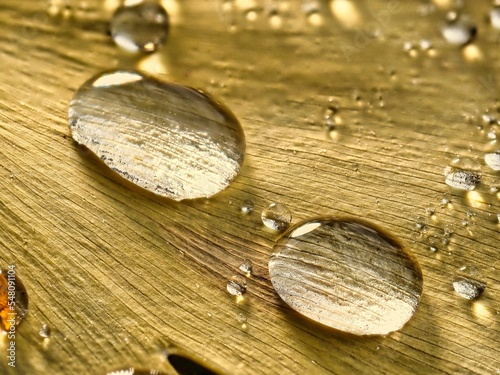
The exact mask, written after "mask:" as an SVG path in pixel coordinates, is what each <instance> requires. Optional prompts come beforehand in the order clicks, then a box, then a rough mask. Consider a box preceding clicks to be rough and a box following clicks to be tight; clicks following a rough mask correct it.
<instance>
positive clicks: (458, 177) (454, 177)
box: [444, 167, 481, 190]
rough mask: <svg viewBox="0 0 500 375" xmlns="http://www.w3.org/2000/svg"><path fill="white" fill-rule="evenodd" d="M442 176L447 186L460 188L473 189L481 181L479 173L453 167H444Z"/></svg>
mask: <svg viewBox="0 0 500 375" xmlns="http://www.w3.org/2000/svg"><path fill="white" fill-rule="evenodd" d="M444 176H445V182H446V184H447V185H448V186H451V187H454V188H456V189H461V190H474V189H475V188H476V186H477V185H478V184H479V183H480V182H481V173H479V172H475V171H468V170H463V169H459V168H453V167H447V168H445V170H444Z"/></svg>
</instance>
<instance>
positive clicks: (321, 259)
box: [269, 217, 423, 335]
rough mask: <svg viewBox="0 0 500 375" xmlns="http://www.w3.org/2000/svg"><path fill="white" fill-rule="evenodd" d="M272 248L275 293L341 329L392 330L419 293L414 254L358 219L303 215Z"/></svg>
mask: <svg viewBox="0 0 500 375" xmlns="http://www.w3.org/2000/svg"><path fill="white" fill-rule="evenodd" d="M273 250H274V253H273V254H272V255H271V258H270V261H269V273H270V276H271V282H272V284H273V286H274V288H275V289H276V291H277V293H278V294H279V295H280V297H281V298H282V299H283V300H284V301H285V302H286V303H287V304H289V305H290V306H291V307H292V308H294V309H295V310H296V311H298V312H299V313H301V314H303V315H305V316H307V317H309V318H311V319H313V320H315V321H317V322H320V323H322V324H325V325H327V326H329V327H332V328H335V329H338V330H341V331H344V332H349V333H352V334H356V335H374V334H381V335H383V334H387V333H389V332H392V331H395V330H398V329H400V328H401V327H402V326H403V325H404V324H405V323H406V322H407V321H408V320H409V319H410V318H411V317H412V315H413V313H414V312H415V309H416V307H417V305H418V303H419V300H420V295H421V294H422V284H423V281H422V272H421V271H420V267H419V265H418V264H417V262H416V260H415V259H414V258H413V257H412V256H411V255H410V254H409V253H408V252H406V250H405V249H404V248H403V247H402V246H401V245H400V244H399V243H398V242H397V241H396V240H395V239H393V238H392V237H391V236H389V235H387V234H385V233H383V232H382V231H380V230H379V229H377V228H376V227H374V226H373V225H371V224H369V223H367V222H363V221H360V220H357V219H338V218H331V217H326V218H318V219H313V220H309V221H304V222H302V223H300V224H298V225H296V226H294V227H293V228H290V229H289V230H288V231H287V232H286V233H285V234H284V235H283V237H282V238H280V239H279V240H278V241H277V242H276V244H275V246H274V249H273Z"/></svg>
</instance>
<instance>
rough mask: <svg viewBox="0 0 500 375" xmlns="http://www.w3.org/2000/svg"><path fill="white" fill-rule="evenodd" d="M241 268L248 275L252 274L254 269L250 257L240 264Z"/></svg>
mask: <svg viewBox="0 0 500 375" xmlns="http://www.w3.org/2000/svg"><path fill="white" fill-rule="evenodd" d="M240 270H241V271H242V272H244V273H245V274H246V275H247V276H250V275H251V274H252V271H253V263H252V261H251V260H250V259H245V260H243V262H242V263H241V264H240Z"/></svg>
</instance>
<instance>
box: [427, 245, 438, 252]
mask: <svg viewBox="0 0 500 375" xmlns="http://www.w3.org/2000/svg"><path fill="white" fill-rule="evenodd" d="M429 250H430V251H431V252H433V253H435V252H436V251H438V248H437V247H436V246H431V247H429Z"/></svg>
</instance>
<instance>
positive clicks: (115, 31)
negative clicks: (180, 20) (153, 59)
mask: <svg viewBox="0 0 500 375" xmlns="http://www.w3.org/2000/svg"><path fill="white" fill-rule="evenodd" d="M129 3H131V4H130V5H127V2H125V4H124V5H122V6H121V7H119V8H118V9H117V10H116V12H115V13H114V14H113V18H112V19H111V25H110V29H111V36H112V37H113V40H114V41H115V43H116V44H117V45H118V46H120V47H121V48H123V49H124V50H126V51H129V52H138V51H142V52H153V51H155V50H156V49H158V47H160V46H162V45H163V44H164V43H165V41H166V40H167V35H168V27H169V19H168V14H167V11H166V10H165V8H163V7H162V6H161V5H160V4H159V3H158V2H157V1H152V0H143V1H140V0H139V1H131V2H130V1H129Z"/></svg>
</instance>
